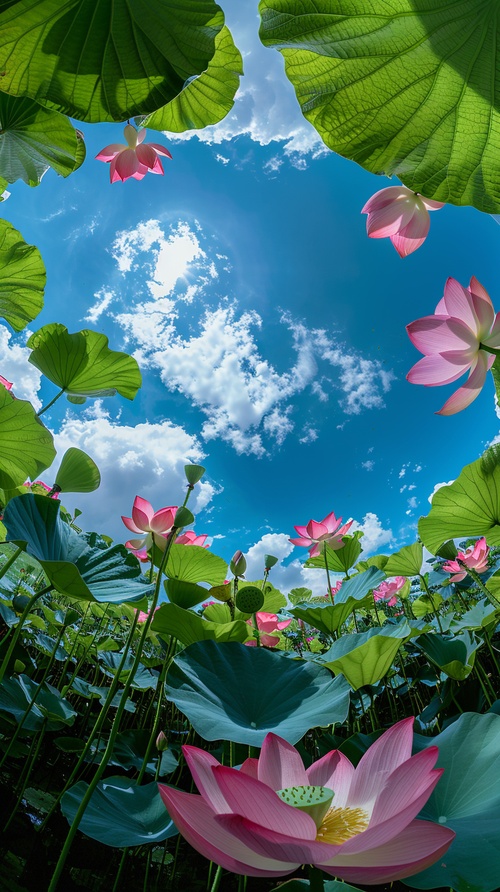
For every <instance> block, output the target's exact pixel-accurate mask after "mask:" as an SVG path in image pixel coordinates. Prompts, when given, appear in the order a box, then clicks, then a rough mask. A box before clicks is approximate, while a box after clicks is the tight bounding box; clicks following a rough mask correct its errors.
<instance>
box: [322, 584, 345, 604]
mask: <svg viewBox="0 0 500 892" xmlns="http://www.w3.org/2000/svg"><path fill="white" fill-rule="evenodd" d="M341 588H342V580H341V579H339V581H338V582H336V583H335V585H332V586H331V588H330V591H331V593H332V594H331V597H330V595H329V594H328V592H327V593H326V595H324V596H323V597H324V598H326V599H327V601H331V600H332V598H334V597H335V595H336V594H337V593H338V592H339V591H340V589H341Z"/></svg>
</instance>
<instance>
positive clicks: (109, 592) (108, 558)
mask: <svg viewBox="0 0 500 892" xmlns="http://www.w3.org/2000/svg"><path fill="white" fill-rule="evenodd" d="M59 510H60V502H58V501H56V500H54V499H48V498H46V496H37V495H33V494H31V493H29V494H27V495H23V496H17V497H16V498H15V499H11V501H10V502H9V504H8V505H7V507H6V509H5V512H4V523H5V526H6V527H7V539H8V541H12V542H22V543H25V544H26V550H27V552H28V554H32V555H33V556H34V557H36V559H37V560H38V561H39V563H40V564H41V566H42V567H43V569H44V571H45V573H46V575H47V576H48V578H49V580H50V582H51V583H52V585H53V586H54V588H56V589H57V591H59V592H62V593H63V594H66V595H70V596H71V597H73V598H76V599H78V600H83V601H100V602H103V603H109V602H111V603H115V604H122V603H124V602H126V601H131V602H135V603H137V602H143V601H144V599H145V598H147V597H148V596H149V595H150V594H151V593H152V591H153V588H154V586H153V585H148V584H146V583H145V582H143V581H142V575H141V568H140V565H139V562H138V560H137V558H136V557H134V555H133V554H131V553H130V552H129V551H127V549H126V548H125V547H124V546H123V545H114V546H112V547H111V548H104V549H103V548H95V547H91V546H90V545H89V543H88V540H87V538H86V536H85V535H82V534H78V533H76V532H75V531H74V530H72V529H71V527H70V526H69V525H68V524H67V523H64V522H63V521H62V520H61V518H60V516H59ZM91 536H92V534H90V537H91ZM141 606H142V604H141Z"/></svg>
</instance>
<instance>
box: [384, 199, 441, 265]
mask: <svg viewBox="0 0 500 892" xmlns="http://www.w3.org/2000/svg"><path fill="white" fill-rule="evenodd" d="M430 223H431V221H430V219H429V214H428V213H427V210H426V209H425V208H424V207H423V206H420V207H416V208H415V210H414V212H413V215H412V217H411V219H410V220H409V221H408V222H407V223H406V224H405V222H404V221H402V224H403V225H402V227H400V229H399V231H398V232H396V233H395V234H393V235H392V234H391V236H390V239H391V242H392V244H393V245H394V247H395V248H396V251H397V252H398V254H399V256H400V257H407V256H408V254H413V252H414V251H416V250H417V248H420V246H421V245H422V244H423V243H424V242H425V239H426V238H427V235H428V233H429V226H430Z"/></svg>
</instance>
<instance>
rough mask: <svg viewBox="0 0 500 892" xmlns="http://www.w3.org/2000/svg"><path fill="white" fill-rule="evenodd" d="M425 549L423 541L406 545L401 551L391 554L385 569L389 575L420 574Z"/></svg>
mask: <svg viewBox="0 0 500 892" xmlns="http://www.w3.org/2000/svg"><path fill="white" fill-rule="evenodd" d="M423 559H424V551H423V546H422V543H421V542H414V543H413V545H405V546H404V548H402V549H401V550H400V551H397V552H396V553H395V554H390V555H389V560H388V561H387V563H386V565H385V567H384V570H385V572H386V574H387V576H418V575H419V573H420V570H421V569H422V561H423Z"/></svg>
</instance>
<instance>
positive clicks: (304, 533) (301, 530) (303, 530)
mask: <svg viewBox="0 0 500 892" xmlns="http://www.w3.org/2000/svg"><path fill="white" fill-rule="evenodd" d="M294 530H296V532H297V533H298V534H299V536H301V538H303V539H308V538H309V533H308V532H307V527H294Z"/></svg>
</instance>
